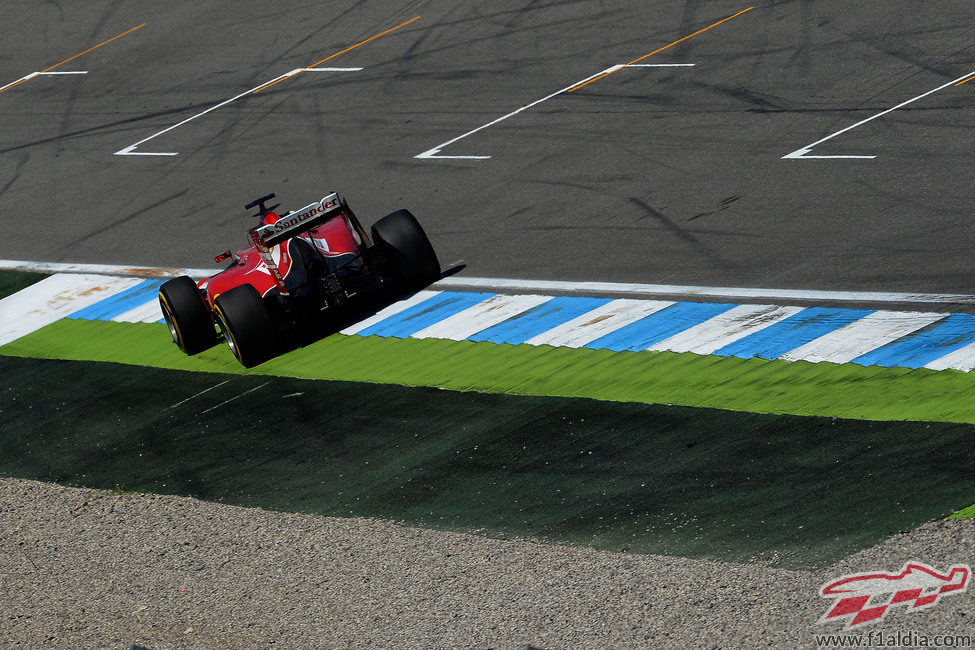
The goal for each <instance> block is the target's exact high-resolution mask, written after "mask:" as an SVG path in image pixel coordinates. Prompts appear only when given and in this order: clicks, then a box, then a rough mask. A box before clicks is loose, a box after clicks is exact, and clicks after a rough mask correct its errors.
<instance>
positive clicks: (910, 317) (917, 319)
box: [779, 311, 947, 363]
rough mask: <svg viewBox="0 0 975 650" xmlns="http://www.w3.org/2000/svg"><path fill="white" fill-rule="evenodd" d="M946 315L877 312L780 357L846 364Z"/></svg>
mask: <svg viewBox="0 0 975 650" xmlns="http://www.w3.org/2000/svg"><path fill="white" fill-rule="evenodd" d="M946 316H947V314H933V313H923V312H905V311H876V312H874V313H872V314H867V315H866V316H864V317H863V318H861V319H859V320H857V321H854V322H852V323H850V324H849V325H844V326H843V327H841V328H839V329H837V330H833V331H832V332H830V333H829V334H824V335H823V336H820V337H819V338H818V339H815V340H813V341H810V342H809V343H806V344H805V345H801V346H799V347H798V348H796V349H795V350H792V351H791V352H787V353H785V354H783V355H782V356H781V357H779V358H780V359H785V360H786V361H802V360H804V361H812V362H813V363H819V362H820V361H829V362H831V363H849V362H850V361H852V360H853V359H856V358H857V357H859V356H861V355H864V354H866V353H867V352H871V351H873V350H876V349H877V348H879V347H883V346H885V345H887V344H888V343H892V342H894V341H896V340H897V339H899V338H901V337H902V336H907V335H908V334H910V333H911V332H914V331H916V330H919V329H921V328H922V327H927V326H928V325H930V324H931V323H934V322H937V321H939V320H941V319H942V318H945V317H946Z"/></svg>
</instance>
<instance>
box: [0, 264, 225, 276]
mask: <svg viewBox="0 0 975 650" xmlns="http://www.w3.org/2000/svg"><path fill="white" fill-rule="evenodd" d="M0 271H28V272H31V273H87V274H90V275H127V276H133V277H142V278H175V277H176V276H179V275H188V276H190V277H191V278H197V279H200V278H207V277H210V276H211V275H213V274H215V273H218V272H219V271H220V269H178V268H166V267H158V266H123V265H121V264H73V263H70V262H28V261H25V260H0Z"/></svg>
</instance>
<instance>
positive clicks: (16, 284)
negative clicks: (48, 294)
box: [0, 271, 47, 298]
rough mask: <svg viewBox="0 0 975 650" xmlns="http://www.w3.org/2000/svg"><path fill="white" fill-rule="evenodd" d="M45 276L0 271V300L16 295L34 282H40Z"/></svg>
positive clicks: (41, 274)
mask: <svg viewBox="0 0 975 650" xmlns="http://www.w3.org/2000/svg"><path fill="white" fill-rule="evenodd" d="M46 277H47V275H45V274H43V273H25V272H23V271H0V298H6V297H7V296H9V295H11V294H14V293H17V292H18V291H20V290H21V289H25V288H27V287H29V286H30V285H32V284H34V283H35V282H40V281H41V280H43V279H44V278H46Z"/></svg>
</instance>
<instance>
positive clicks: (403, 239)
mask: <svg viewBox="0 0 975 650" xmlns="http://www.w3.org/2000/svg"><path fill="white" fill-rule="evenodd" d="M372 238H373V240H374V241H375V242H376V245H377V246H378V247H379V248H380V250H381V251H382V253H383V254H384V255H385V256H386V258H387V259H388V260H389V262H390V265H391V266H392V270H393V273H394V274H395V276H396V279H397V281H398V282H399V283H400V284H401V285H402V286H403V287H404V288H408V289H415V288H419V287H423V286H426V285H428V284H430V283H431V282H434V281H435V280H437V279H438V278H439V277H440V261H439V260H438V259H437V254H436V252H434V250H433V246H432V245H431V244H430V240H429V239H427V235H426V233H425V232H423V228H422V227H421V226H420V223H419V222H418V221H417V220H416V217H414V216H413V213H412V212H410V211H409V210H397V211H396V212H393V213H391V214H388V215H386V216H385V217H383V218H382V219H380V220H379V221H377V222H376V223H375V225H373V227H372Z"/></svg>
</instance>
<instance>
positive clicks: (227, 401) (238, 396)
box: [200, 381, 271, 415]
mask: <svg viewBox="0 0 975 650" xmlns="http://www.w3.org/2000/svg"><path fill="white" fill-rule="evenodd" d="M270 383H271V382H269V381H266V382H264V383H263V384H261V385H260V386H254V388H251V389H249V390H245V391H244V392H243V393H241V394H240V395H234V396H233V397H231V398H230V399H228V400H224V401H222V402H220V403H219V404H217V405H216V406H211V407H210V408H208V409H206V410H205V411H200V414H201V415H202V414H203V413H209V412H210V411H213V410H214V409H218V408H220V407H221V406H223V405H224V404H229V403H230V402H232V401H234V400H235V399H238V398H241V397H243V396H244V395H247V394H248V393H253V392H254V391H255V390H258V389H260V388H264V387H265V386H267V385H268V384H270Z"/></svg>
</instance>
